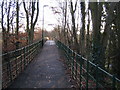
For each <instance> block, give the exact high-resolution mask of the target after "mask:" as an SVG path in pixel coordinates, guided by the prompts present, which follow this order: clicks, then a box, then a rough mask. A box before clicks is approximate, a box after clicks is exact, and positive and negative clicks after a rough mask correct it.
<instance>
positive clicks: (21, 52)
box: [1, 40, 42, 88]
mask: <svg viewBox="0 0 120 90" xmlns="http://www.w3.org/2000/svg"><path fill="white" fill-rule="evenodd" d="M41 47H42V40H41V41H38V42H35V43H32V44H30V45H28V46H25V47H23V48H20V49H17V50H15V51H11V52H8V53H5V54H3V55H1V57H2V61H3V64H2V88H7V87H8V86H9V85H10V84H11V83H12V82H13V81H14V80H15V79H16V78H17V76H18V75H19V74H20V73H21V72H22V71H23V70H24V69H25V68H26V66H27V65H28V64H29V63H30V62H31V61H32V60H33V58H34V57H35V55H36V54H37V53H38V52H39V51H40V48H41Z"/></svg>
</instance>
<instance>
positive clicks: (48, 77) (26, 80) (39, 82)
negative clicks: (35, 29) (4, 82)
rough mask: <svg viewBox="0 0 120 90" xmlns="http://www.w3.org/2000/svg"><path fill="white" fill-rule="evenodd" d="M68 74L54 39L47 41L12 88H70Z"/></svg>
mask: <svg viewBox="0 0 120 90" xmlns="http://www.w3.org/2000/svg"><path fill="white" fill-rule="evenodd" d="M70 86H71V82H69V77H68V75H66V74H65V67H64V64H63V63H62V62H61V61H60V53H59V51H58V48H57V47H56V45H55V42H54V41H50V40H49V41H47V42H46V43H45V45H44V47H43V49H42V50H41V52H40V53H39V54H38V56H37V57H36V58H35V60H33V61H32V62H31V63H30V64H29V65H28V67H27V68H26V69H25V71H24V72H23V73H21V74H20V76H19V77H18V78H17V79H16V80H15V81H14V83H13V84H12V85H11V86H10V88H69V87H70Z"/></svg>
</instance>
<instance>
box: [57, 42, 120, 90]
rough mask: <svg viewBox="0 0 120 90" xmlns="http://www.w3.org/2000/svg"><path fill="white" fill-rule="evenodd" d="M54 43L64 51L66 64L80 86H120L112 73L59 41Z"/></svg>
mask: <svg viewBox="0 0 120 90" xmlns="http://www.w3.org/2000/svg"><path fill="white" fill-rule="evenodd" d="M56 44H57V46H58V47H59V48H60V49H61V50H63V51H64V54H65V56H66V58H67V59H66V64H67V65H68V67H69V69H70V72H71V75H72V77H73V79H75V80H76V82H77V84H78V85H79V87H80V88H86V89H88V88H96V89H98V88H110V89H111V88H112V89H115V88H120V80H119V79H118V78H116V77H115V76H114V75H111V74H110V73H108V72H107V71H105V70H104V69H102V68H100V67H99V66H98V65H95V64H94V63H92V62H91V61H89V60H87V59H86V58H84V57H82V56H81V55H79V54H77V53H75V52H74V51H73V50H71V49H70V48H69V47H67V46H66V45H64V44H63V43H61V42H60V41H58V40H56Z"/></svg>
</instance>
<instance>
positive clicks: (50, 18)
mask: <svg viewBox="0 0 120 90" xmlns="http://www.w3.org/2000/svg"><path fill="white" fill-rule="evenodd" d="M39 4H40V5H39V7H40V12H39V19H38V24H39V25H40V27H42V21H43V20H42V19H43V5H48V6H47V7H45V8H44V28H45V29H46V30H47V31H50V30H52V29H53V27H54V26H55V24H57V20H56V18H55V17H56V16H55V15H54V14H53V11H52V9H51V7H57V6H58V5H57V4H58V3H57V1H56V0H41V1H40V3H39ZM50 24H52V25H50Z"/></svg>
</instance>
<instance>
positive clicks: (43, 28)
mask: <svg viewBox="0 0 120 90" xmlns="http://www.w3.org/2000/svg"><path fill="white" fill-rule="evenodd" d="M47 6H48V5H44V6H43V18H42V20H43V22H42V46H43V45H44V31H43V30H44V7H47Z"/></svg>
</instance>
